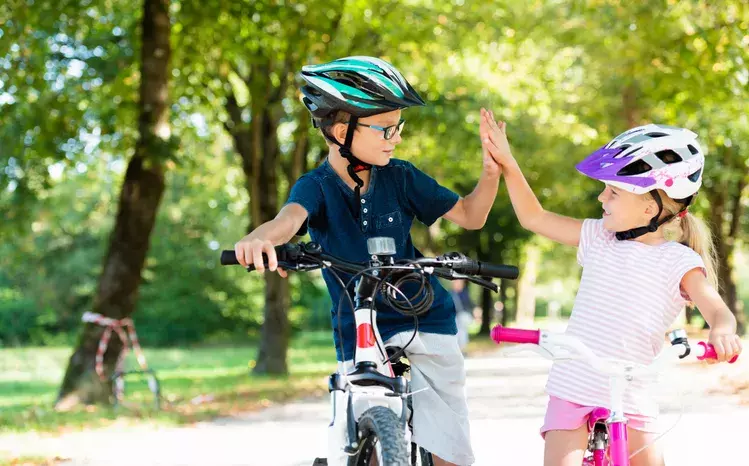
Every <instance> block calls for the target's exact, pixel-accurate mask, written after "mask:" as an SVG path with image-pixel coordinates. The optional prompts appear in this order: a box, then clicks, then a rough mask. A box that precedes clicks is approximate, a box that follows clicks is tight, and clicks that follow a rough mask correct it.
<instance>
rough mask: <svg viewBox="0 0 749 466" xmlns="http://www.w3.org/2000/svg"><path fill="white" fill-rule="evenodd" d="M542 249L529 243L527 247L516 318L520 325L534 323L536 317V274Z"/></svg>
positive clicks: (520, 280)
mask: <svg viewBox="0 0 749 466" xmlns="http://www.w3.org/2000/svg"><path fill="white" fill-rule="evenodd" d="M540 259H541V250H540V249H539V248H538V247H537V246H535V245H533V244H528V245H527V246H526V247H525V263H524V264H523V269H522V272H521V274H520V279H519V281H518V288H517V290H518V297H517V310H516V315H515V320H516V322H517V325H518V326H520V327H523V326H529V325H533V320H534V319H535V317H536V275H537V271H538V263H539V261H540Z"/></svg>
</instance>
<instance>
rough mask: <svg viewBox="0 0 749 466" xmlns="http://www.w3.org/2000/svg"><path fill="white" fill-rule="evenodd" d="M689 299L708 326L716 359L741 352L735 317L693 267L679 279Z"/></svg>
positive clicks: (700, 272)
mask: <svg viewBox="0 0 749 466" xmlns="http://www.w3.org/2000/svg"><path fill="white" fill-rule="evenodd" d="M681 289H683V290H684V291H685V292H686V293H687V295H689V299H690V300H691V301H692V302H693V303H694V304H695V305H697V308H698V309H699V310H700V314H702V316H703V317H704V318H705V322H707V324H708V325H709V326H710V336H709V341H710V343H712V345H713V346H714V347H715V352H716V353H717V355H718V361H727V360H730V359H731V358H733V357H734V355H737V354H739V353H741V339H740V338H739V337H738V335H736V318H735V317H734V315H733V313H731V310H730V309H728V306H726V303H725V302H723V299H722V298H721V297H720V294H718V292H717V291H716V290H715V288H713V287H712V286H710V283H708V281H707V279H706V278H705V275H704V273H702V271H701V270H700V269H698V268H694V269H692V270H690V271H689V272H687V273H686V274H684V277H683V278H682V279H681Z"/></svg>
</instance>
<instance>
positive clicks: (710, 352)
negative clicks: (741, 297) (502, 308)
mask: <svg viewBox="0 0 749 466" xmlns="http://www.w3.org/2000/svg"><path fill="white" fill-rule="evenodd" d="M492 335H494V333H493V331H492ZM697 344H698V345H700V346H701V347H702V349H703V350H704V351H705V354H703V355H702V356H697V359H699V360H700V361H702V360H703V359H717V358H718V353H716V352H715V347H714V346H713V345H711V344H710V343H705V342H704V341H700V342H698V343H697ZM737 359H739V355H738V354H737V355H736V356H734V357H733V358H731V360H730V361H728V364H733V363H735V362H736V360H737Z"/></svg>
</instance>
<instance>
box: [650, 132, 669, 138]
mask: <svg viewBox="0 0 749 466" xmlns="http://www.w3.org/2000/svg"><path fill="white" fill-rule="evenodd" d="M646 136H647V137H649V138H662V137H664V136H668V134H666V133H648V134H646Z"/></svg>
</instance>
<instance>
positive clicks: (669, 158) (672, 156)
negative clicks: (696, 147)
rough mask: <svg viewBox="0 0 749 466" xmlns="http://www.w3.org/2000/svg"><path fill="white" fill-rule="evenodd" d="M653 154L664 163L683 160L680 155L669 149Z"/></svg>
mask: <svg viewBox="0 0 749 466" xmlns="http://www.w3.org/2000/svg"><path fill="white" fill-rule="evenodd" d="M655 156H656V157H658V158H659V159H660V160H661V162H663V163H665V164H666V165H670V164H672V163H677V162H681V161H682V160H684V159H682V158H681V155H679V154H677V153H676V152H674V151H672V150H671V149H666V150H662V151H658V152H656V153H655Z"/></svg>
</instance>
